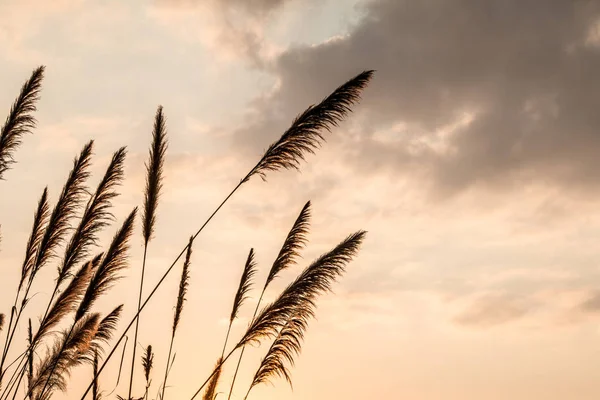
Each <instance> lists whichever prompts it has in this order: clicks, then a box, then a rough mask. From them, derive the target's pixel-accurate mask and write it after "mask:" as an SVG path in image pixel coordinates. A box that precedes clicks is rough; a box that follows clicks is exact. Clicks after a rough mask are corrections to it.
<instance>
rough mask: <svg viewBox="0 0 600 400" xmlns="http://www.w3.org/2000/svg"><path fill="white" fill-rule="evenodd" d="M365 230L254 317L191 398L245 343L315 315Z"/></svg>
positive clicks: (319, 260)
mask: <svg viewBox="0 0 600 400" xmlns="http://www.w3.org/2000/svg"><path fill="white" fill-rule="evenodd" d="M365 235H366V232H365V231H358V232H356V233H353V234H351V235H349V236H348V237H347V238H346V239H344V240H343V241H342V242H341V243H340V244H338V245H337V246H336V247H335V248H333V249H332V250H331V251H329V252H327V253H325V254H323V255H322V256H320V257H319V258H317V259H316V260H315V261H313V262H312V263H311V264H310V265H309V266H308V267H307V268H306V269H304V271H302V273H300V275H299V276H298V277H297V278H296V279H295V280H294V281H293V282H292V283H290V284H289V285H288V287H287V288H286V289H285V290H284V291H283V292H282V293H281V294H280V295H279V297H277V299H276V300H275V301H274V302H272V303H271V304H270V305H268V306H266V307H265V308H263V310H262V311H261V312H260V313H259V314H258V316H257V317H256V318H254V319H253V320H252V321H251V323H250V325H249V326H248V328H247V330H246V333H245V334H244V335H243V336H242V338H241V339H240V341H239V342H238V343H237V344H236V345H235V346H234V348H233V349H232V350H231V351H230V352H229V353H228V354H227V356H225V358H223V361H222V362H221V363H220V364H219V365H218V367H217V368H215V369H214V370H213V372H212V373H211V375H210V376H209V377H208V379H207V380H206V381H205V382H204V383H203V384H202V385H201V386H200V387H199V388H198V390H196V392H195V393H194V395H192V397H191V399H190V400H193V399H195V398H196V396H198V394H199V393H200V391H201V390H202V389H203V388H204V386H205V385H206V384H207V383H208V382H209V381H210V380H211V379H212V377H213V376H214V375H215V374H216V373H217V369H218V368H220V367H221V366H222V364H223V363H225V361H227V359H228V358H229V357H230V356H231V355H232V354H233V352H234V351H235V350H236V349H238V348H240V347H243V346H244V345H247V344H250V343H255V344H260V343H261V341H262V340H263V339H265V338H273V337H277V335H278V334H279V332H280V330H281V329H283V327H284V326H285V325H286V324H287V323H288V321H290V319H291V318H299V319H301V320H302V321H304V323H306V322H307V321H308V320H309V319H310V318H312V317H313V316H314V312H315V308H316V300H317V298H318V296H319V295H321V294H323V293H325V292H329V291H331V286H332V284H333V283H334V282H335V281H336V280H337V278H338V277H340V276H341V275H342V274H343V273H344V272H345V267H346V265H347V264H348V263H349V262H350V261H352V259H353V258H354V256H356V254H357V252H358V250H359V248H360V245H361V243H362V241H363V240H364V237H365Z"/></svg>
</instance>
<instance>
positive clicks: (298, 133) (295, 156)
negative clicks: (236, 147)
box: [246, 71, 374, 180]
mask: <svg viewBox="0 0 600 400" xmlns="http://www.w3.org/2000/svg"><path fill="white" fill-rule="evenodd" d="M373 73H374V71H364V72H362V73H360V74H358V75H357V76H355V77H354V78H352V79H350V80H349V81H348V82H346V83H344V84H343V85H341V86H340V87H338V88H337V89H336V90H334V91H333V93H331V94H330V95H329V96H327V97H326V98H325V99H324V100H323V101H321V102H320V103H319V104H317V105H312V106H310V107H308V108H307V109H306V110H305V111H304V112H303V113H302V114H300V115H299V116H298V117H296V119H295V120H294V122H293V123H292V125H291V126H290V127H289V128H288V130H286V131H285V132H284V133H283V135H282V136H281V137H280V138H279V140H277V141H276V142H275V143H273V144H271V145H270V146H269V147H268V148H267V150H266V151H265V154H264V155H263V156H262V158H261V159H260V161H259V162H258V164H257V165H256V166H255V167H254V168H253V169H252V171H251V172H250V173H249V174H248V176H247V177H246V180H247V179H250V177H252V176H253V175H260V176H261V177H262V178H263V179H265V178H266V172H267V171H277V170H280V169H296V170H298V169H300V162H301V161H304V159H305V156H306V154H307V153H310V154H313V153H314V152H315V150H316V149H317V148H319V147H320V145H321V144H322V142H323V141H324V140H325V138H324V136H323V131H330V130H331V128H333V127H335V126H337V125H338V124H339V122H340V121H342V120H343V119H344V118H345V117H346V115H347V114H348V113H349V112H350V111H351V107H352V106H353V105H354V104H355V103H356V102H358V101H359V99H360V94H361V92H362V90H363V89H364V88H365V87H366V86H367V84H368V83H369V81H370V80H371V78H372V76H373Z"/></svg>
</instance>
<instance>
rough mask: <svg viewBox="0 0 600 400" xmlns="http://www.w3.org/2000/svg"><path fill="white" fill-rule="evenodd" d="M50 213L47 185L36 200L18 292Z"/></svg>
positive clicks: (33, 258)
mask: <svg viewBox="0 0 600 400" xmlns="http://www.w3.org/2000/svg"><path fill="white" fill-rule="evenodd" d="M49 215H50V207H49V205H48V187H47V186H46V187H45V188H44V191H43V192H42V196H41V197H40V200H39V201H38V206H37V208H36V210H35V214H34V215H33V226H32V228H31V234H30V235H29V240H28V241H27V247H26V249H25V260H23V266H22V267H21V278H20V279H19V286H18V288H17V295H18V292H20V291H21V289H22V288H23V283H25V280H26V279H27V277H28V276H29V272H30V271H31V268H32V267H33V262H34V260H35V253H36V251H37V248H38V246H39V245H40V242H41V241H42V237H43V235H44V228H45V226H46V223H47V222H48V217H49Z"/></svg>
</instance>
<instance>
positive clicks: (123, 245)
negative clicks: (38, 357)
mask: <svg viewBox="0 0 600 400" xmlns="http://www.w3.org/2000/svg"><path fill="white" fill-rule="evenodd" d="M136 211H137V209H134V210H133V211H132V212H131V213H130V214H129V216H128V217H127V218H126V220H125V222H124V223H123V225H122V227H121V229H120V230H119V231H118V232H117V234H116V235H115V236H114V238H113V240H112V242H111V244H110V246H109V248H108V250H107V252H106V253H105V254H104V257H103V258H102V261H101V262H100V263H99V265H98V267H97V268H94V274H93V276H92V277H91V279H90V281H89V284H88V286H87V289H86V291H85V293H84V295H83V297H82V299H81V301H80V302H79V307H77V310H76V311H75V321H74V323H73V325H72V327H71V330H70V331H69V332H68V333H67V334H66V339H65V342H64V343H63V347H62V348H61V349H60V350H58V352H57V355H56V357H55V359H54V361H56V363H55V364H53V365H51V366H50V368H49V373H48V375H47V376H46V381H45V384H44V385H43V386H42V389H41V392H40V397H43V396H44V394H45V392H46V387H49V390H52V385H53V382H54V380H55V379H58V378H57V377H55V375H57V376H58V377H60V376H61V375H63V371H62V370H61V368H62V366H61V364H60V362H59V361H60V360H61V357H64V356H65V355H64V354H63V353H64V352H68V348H67V347H65V346H66V343H68V341H69V340H70V336H71V335H72V334H77V327H78V324H80V323H82V322H81V321H85V320H86V319H87V318H89V316H90V314H89V311H90V309H91V307H92V306H93V304H94V302H95V301H96V300H97V299H98V298H99V297H100V296H101V295H103V294H104V293H106V292H107V291H108V290H109V289H110V288H111V287H112V285H113V284H114V283H115V282H116V281H117V280H119V279H120V278H121V275H120V272H121V270H122V269H123V268H125V267H126V266H127V264H126V261H127V250H128V249H129V243H128V242H129V238H130V237H131V232H132V230H133V223H134V220H135V214H136ZM119 313H120V311H119ZM94 315H95V314H94ZM95 329H96V330H97V329H98V327H97V326H96V328H95ZM95 334H96V332H94V335H95ZM90 346H91V342H90ZM92 347H93V346H92ZM85 356H86V355H82V356H81V357H85ZM82 359H83V358H82ZM88 361H90V360H89V359H88ZM55 369H57V371H56V373H55ZM42 400H43V399H42Z"/></svg>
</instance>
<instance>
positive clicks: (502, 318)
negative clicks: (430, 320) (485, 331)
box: [454, 294, 532, 328]
mask: <svg viewBox="0 0 600 400" xmlns="http://www.w3.org/2000/svg"><path fill="white" fill-rule="evenodd" d="M529 301H530V300H529V299H527V300H526V299H524V298H516V297H510V296H507V295H497V294H491V295H484V296H481V297H479V298H477V299H476V300H475V301H473V303H472V304H471V305H470V306H469V307H467V309H465V310H464V311H462V312H461V313H459V314H458V315H456V316H455V317H454V322H456V323H457V324H459V325H463V326H466V327H474V328H490V327H494V326H497V325H502V324H506V323H509V322H512V321H514V320H517V319H520V318H522V317H523V316H525V315H526V314H528V313H529V312H530V311H531V308H532V304H530V303H529Z"/></svg>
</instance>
